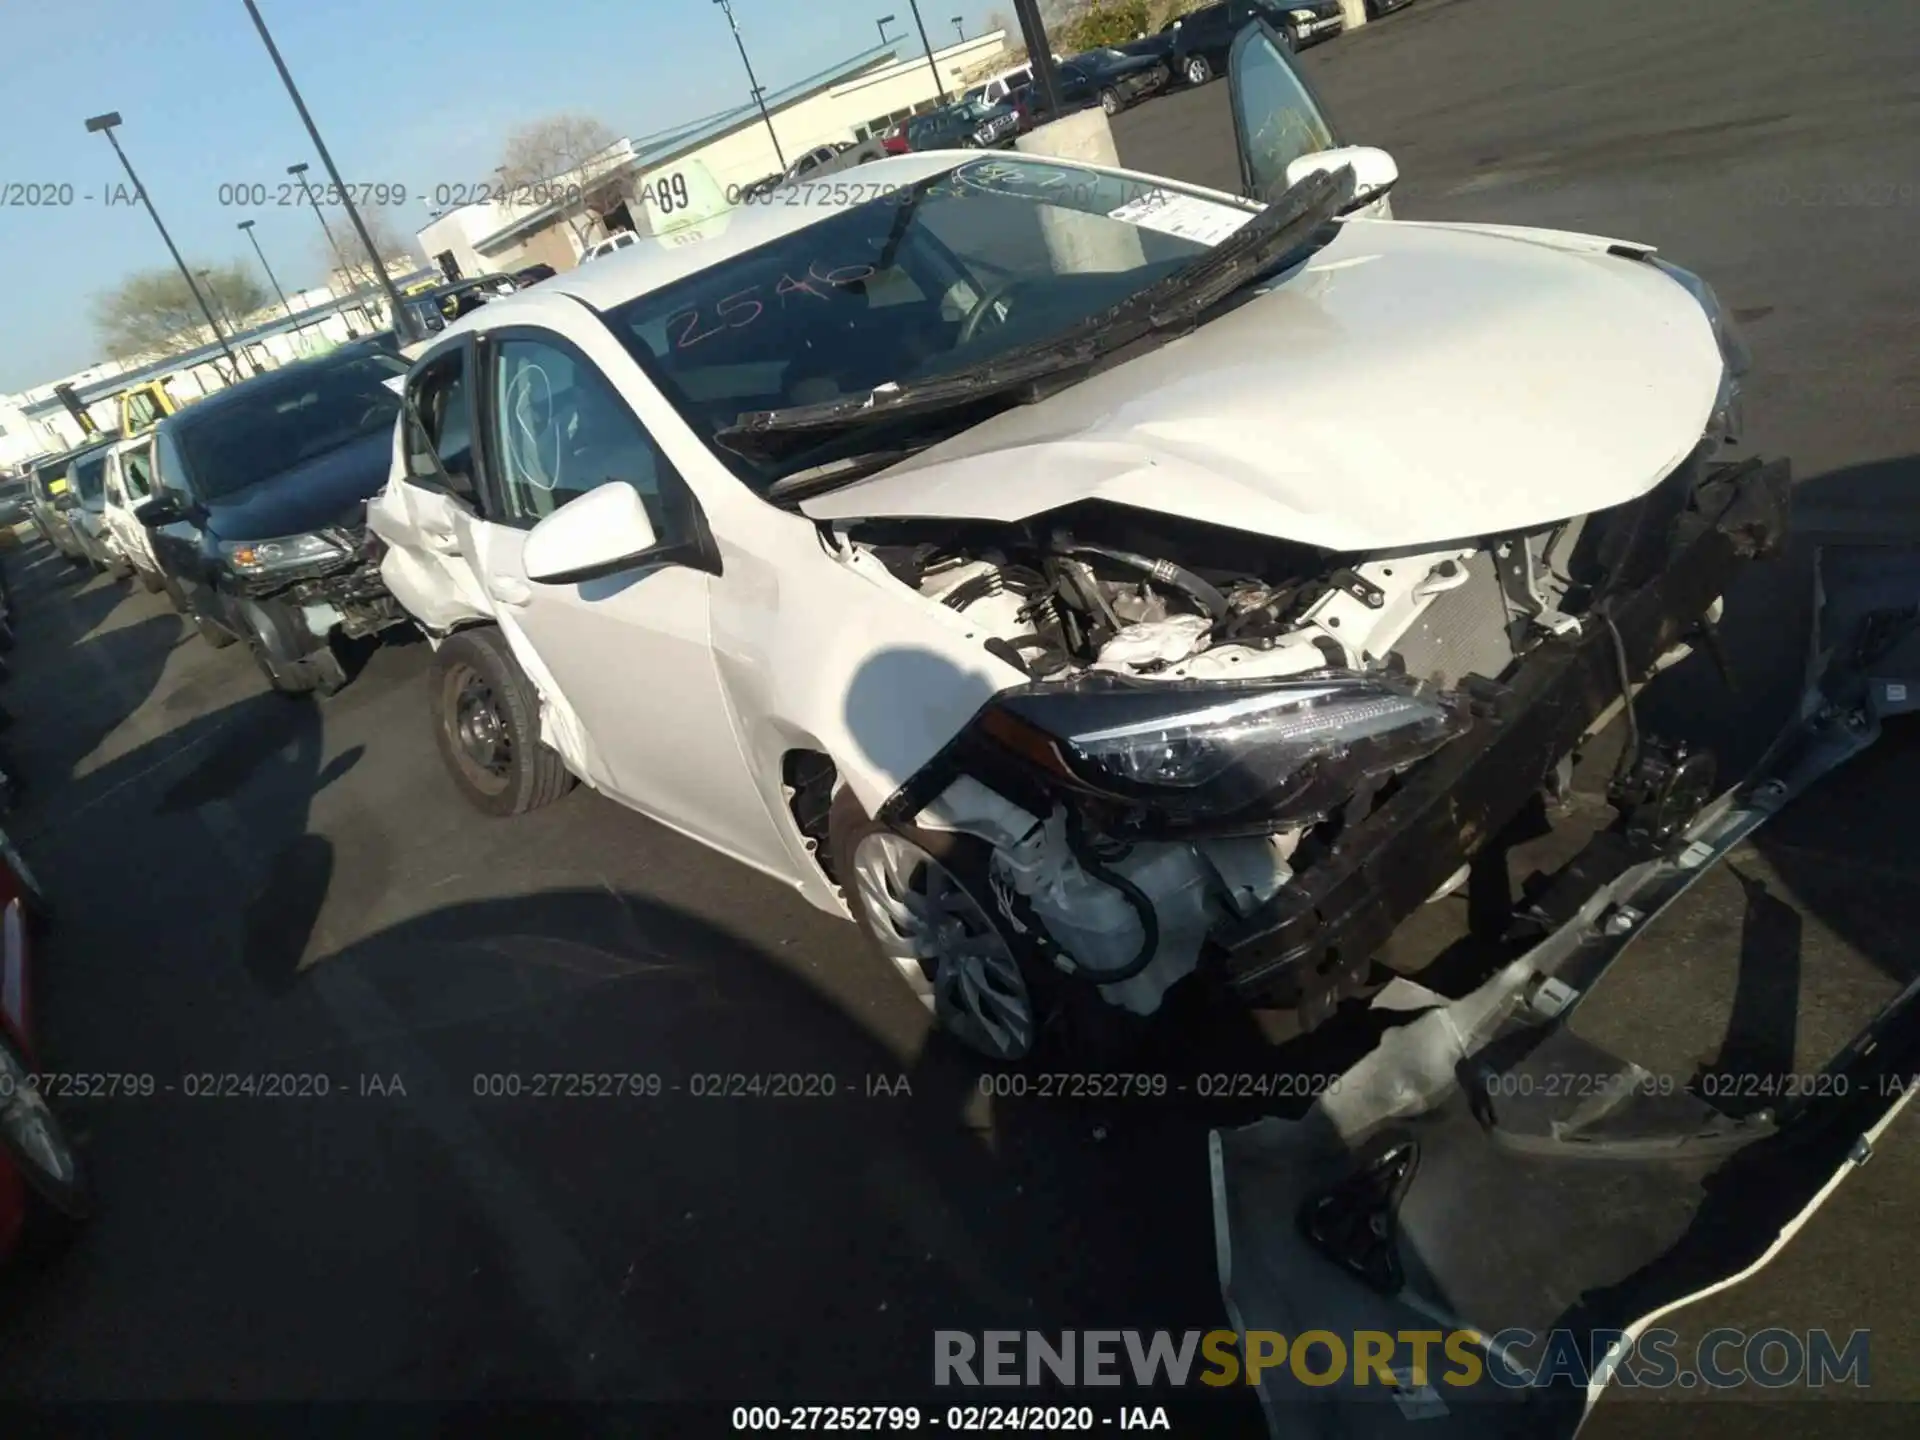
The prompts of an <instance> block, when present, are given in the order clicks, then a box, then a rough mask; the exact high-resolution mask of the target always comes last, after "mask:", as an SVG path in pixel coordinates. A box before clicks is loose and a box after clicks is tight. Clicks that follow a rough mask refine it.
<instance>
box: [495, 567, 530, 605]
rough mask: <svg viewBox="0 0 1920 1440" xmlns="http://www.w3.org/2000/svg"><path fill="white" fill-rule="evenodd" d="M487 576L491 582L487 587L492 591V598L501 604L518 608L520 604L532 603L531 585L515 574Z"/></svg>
mask: <svg viewBox="0 0 1920 1440" xmlns="http://www.w3.org/2000/svg"><path fill="white" fill-rule="evenodd" d="M488 578H489V580H490V581H491V582H492V583H491V585H490V586H489V588H490V589H491V590H492V591H493V598H494V599H496V600H498V601H499V602H500V603H501V604H502V605H511V606H513V607H514V608H515V609H518V608H519V607H520V606H522V605H531V604H532V603H533V586H531V585H529V584H528V583H527V582H526V581H524V580H522V579H519V578H518V577H517V576H513V575H493V576H490V577H488Z"/></svg>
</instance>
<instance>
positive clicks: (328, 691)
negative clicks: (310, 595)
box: [238, 600, 347, 697]
mask: <svg viewBox="0 0 1920 1440" xmlns="http://www.w3.org/2000/svg"><path fill="white" fill-rule="evenodd" d="M238 610H239V616H240V620H241V623H242V624H243V625H244V626H245V627H246V633H245V634H244V635H242V636H241V638H242V639H243V640H245V641H246V642H247V653H248V654H249V655H251V656H252V657H253V663H254V666H255V668H257V669H258V670H259V671H260V673H261V674H262V675H264V676H265V677H266V680H267V684H269V685H271V686H272V687H273V688H274V690H275V691H276V692H277V693H279V694H281V695H287V696H294V697H298V696H304V695H332V694H333V693H335V692H336V691H338V690H339V689H340V688H341V687H342V686H343V685H345V684H346V683H347V671H346V667H345V666H344V665H342V664H341V663H340V657H339V656H338V655H336V654H335V653H334V650H333V646H332V645H331V644H330V643H328V642H327V641H326V640H324V639H323V640H322V641H321V642H320V643H319V645H317V646H316V647H315V648H313V649H312V650H309V651H307V652H306V653H305V654H303V655H301V656H300V657H299V658H298V659H294V660H285V659H281V658H280V657H281V655H282V654H284V652H285V651H286V650H287V649H290V648H293V647H294V646H295V645H297V644H298V643H300V642H301V641H304V640H305V638H306V636H307V631H306V629H305V627H304V626H302V625H301V624H300V622H299V620H298V618H297V617H295V616H293V615H292V613H291V612H290V611H288V610H287V609H286V608H285V607H284V606H281V605H278V604H277V603H276V602H274V601H271V600H268V601H262V602H252V601H248V602H244V603H243V604H241V605H240V606H239V607H238Z"/></svg>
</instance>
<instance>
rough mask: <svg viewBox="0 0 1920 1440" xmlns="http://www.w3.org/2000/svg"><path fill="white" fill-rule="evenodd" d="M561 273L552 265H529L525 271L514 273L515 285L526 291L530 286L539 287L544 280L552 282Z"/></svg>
mask: <svg viewBox="0 0 1920 1440" xmlns="http://www.w3.org/2000/svg"><path fill="white" fill-rule="evenodd" d="M559 273H560V272H559V271H557V270H555V269H554V268H553V266H551V265H529V266H527V267H526V268H525V269H524V270H516V271H514V272H513V283H514V284H515V285H517V286H519V287H520V288H521V289H522V290H524V289H526V288H527V286H529V285H538V284H539V283H540V282H541V281H542V280H551V279H552V278H553V277H554V276H555V275H557V274H559Z"/></svg>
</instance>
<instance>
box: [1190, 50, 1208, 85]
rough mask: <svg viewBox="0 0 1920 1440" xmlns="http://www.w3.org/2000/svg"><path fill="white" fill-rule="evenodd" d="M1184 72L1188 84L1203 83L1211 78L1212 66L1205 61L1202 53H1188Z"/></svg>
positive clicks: (1205, 58)
mask: <svg viewBox="0 0 1920 1440" xmlns="http://www.w3.org/2000/svg"><path fill="white" fill-rule="evenodd" d="M1185 72H1186V77H1187V83H1188V84H1189V85H1204V84H1206V83H1207V81H1209V80H1211V79H1212V78H1213V66H1211V65H1209V64H1208V63H1207V57H1206V56H1204V55H1189V56H1188V57H1187V63H1186V67H1185Z"/></svg>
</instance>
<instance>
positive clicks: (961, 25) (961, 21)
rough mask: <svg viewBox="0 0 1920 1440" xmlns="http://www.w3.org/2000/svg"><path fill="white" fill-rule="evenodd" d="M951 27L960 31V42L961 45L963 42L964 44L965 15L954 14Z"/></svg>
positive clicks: (965, 39)
mask: <svg viewBox="0 0 1920 1440" xmlns="http://www.w3.org/2000/svg"><path fill="white" fill-rule="evenodd" d="M953 28H954V29H956V30H958V31H959V32H960V43H961V44H962V45H964V44H966V43H967V22H966V17H964V16H961V15H956V16H954V17H953Z"/></svg>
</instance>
